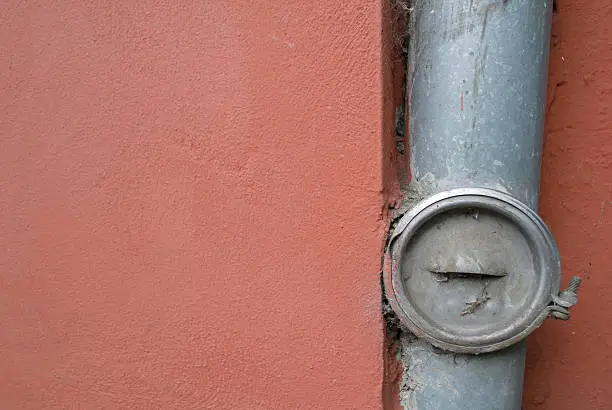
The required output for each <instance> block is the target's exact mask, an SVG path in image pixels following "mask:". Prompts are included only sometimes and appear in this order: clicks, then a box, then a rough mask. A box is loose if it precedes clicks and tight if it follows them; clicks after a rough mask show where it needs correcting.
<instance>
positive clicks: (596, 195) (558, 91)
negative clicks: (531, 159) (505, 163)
mask: <svg viewBox="0 0 612 410" xmlns="http://www.w3.org/2000/svg"><path fill="white" fill-rule="evenodd" d="M557 9H558V13H557V14H556V15H555V17H554V20H553V46H552V48H551V56H550V77H549V83H550V84H549V104H548V117H547V125H546V139H545V142H544V158H543V169H542V171H543V173H542V188H541V196H540V212H541V214H542V216H543V218H544V219H545V220H546V222H547V223H548V224H549V226H550V228H551V230H552V232H553V234H554V235H555V238H556V240H557V242H558V245H559V248H560V250H561V258H562V263H563V271H564V278H565V283H567V281H568V280H569V277H570V276H571V275H572V274H581V275H582V276H583V278H584V282H583V284H582V288H581V290H580V295H579V298H580V301H579V304H578V306H576V308H575V309H574V311H573V312H572V319H571V321H570V322H567V323H559V322H554V321H548V322H547V323H546V324H545V325H544V326H543V327H542V329H539V330H538V331H536V332H535V333H534V335H533V336H531V337H530V339H529V344H528V346H529V348H528V353H527V373H526V381H525V383H526V389H525V395H524V402H525V408H526V409H529V410H531V409H547V410H560V409H610V408H612V386H611V382H612V349H611V346H612V327H611V326H610V324H611V323H612V275H610V271H611V269H610V262H611V260H612V3H610V2H609V1H608V0H596V1H580V0H558V8H557Z"/></svg>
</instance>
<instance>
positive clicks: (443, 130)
mask: <svg viewBox="0 0 612 410" xmlns="http://www.w3.org/2000/svg"><path fill="white" fill-rule="evenodd" d="M552 8H553V4H552V0H528V1H522V0H521V1H519V0H495V1H493V0H413V2H412V8H411V10H410V14H409V15H410V18H409V26H410V32H409V35H410V38H409V55H410V58H409V62H410V67H409V72H408V77H407V78H408V101H409V107H410V108H409V128H410V168H411V173H412V183H411V189H410V191H411V193H412V198H413V199H414V202H413V204H412V205H414V207H413V208H412V209H411V210H410V212H409V213H408V215H406V216H404V217H403V218H402V220H401V221H400V223H399V224H398V226H397V227H396V229H395V231H394V233H393V236H392V239H391V245H390V252H389V253H388V254H387V259H391V260H390V261H389V260H388V261H387V262H388V264H387V266H388V268H387V269H386V271H385V289H386V293H387V297H388V299H389V301H390V302H391V305H392V307H393V308H394V310H395V311H396V313H397V315H398V317H399V318H400V320H401V321H402V323H403V325H404V326H405V327H407V328H408V329H409V330H410V331H409V332H404V333H403V335H402V336H401V340H400V343H401V345H400V346H401V358H402V361H403V365H404V376H403V382H402V386H401V389H400V390H401V398H400V399H401V403H402V404H403V406H404V408H406V409H419V410H421V409H423V410H425V409H427V410H428V409H432V410H433V409H443V410H453V409H458V410H459V409H461V410H463V409H470V410H479V409H482V410H485V409H486V410H490V409H499V410H519V409H520V408H521V397H522V387H523V373H524V363H525V354H526V347H525V341H524V338H525V337H526V335H527V334H529V333H530V332H531V331H532V330H534V329H535V328H537V327H538V326H539V325H540V324H541V323H542V321H543V319H545V318H546V317H549V316H553V317H556V318H560V319H567V318H569V313H568V311H567V308H569V307H570V306H571V305H573V304H574V303H575V302H576V298H575V290H576V288H577V286H578V284H579V281H578V280H575V281H573V282H572V285H571V289H570V290H569V291H566V292H561V293H560V294H559V293H558V292H559V285H560V264H559V257H558V253H557V252H558V251H557V248H556V245H555V244H554V241H553V240H552V237H551V236H550V232H549V231H548V229H547V228H546V226H545V225H544V224H543V222H542V221H541V219H539V218H538V217H537V215H536V214H535V211H536V210H537V205H538V192H539V183H540V165H541V156H542V134H543V129H544V116H545V101H546V81H547V72H548V49H549V38H550V27H551V17H552ZM419 201H420V202H419ZM415 204H416V205H415ZM445 207H446V208H445ZM442 208H444V209H446V211H444V212H447V213H448V214H441V213H440V212H442V211H440V209H442ZM457 213H459V214H461V218H462V219H457V218H459V217H458V216H457ZM479 215H480V217H479ZM436 218H437V219H436ZM500 221H501V222H500ZM495 224H497V225H499V227H500V229H499V230H500V232H497V231H496V229H497V228H496V226H497V225H495ZM502 225H504V227H502ZM434 226H435V227H436V228H437V229H438V230H442V232H443V233H442V234H440V235H438V234H435V233H434V231H435V229H434ZM423 230H425V232H423ZM445 230H446V232H445ZM408 231H410V232H408ZM501 231H504V233H501ZM430 232H431V233H430ZM462 232H465V235H464V234H463V233H462ZM436 235H438V236H436ZM508 238H510V239H508ZM419 241H420V242H419ZM428 241H429V242H428ZM436 241H438V242H436ZM470 241H471V243H468V244H467V245H466V244H465V243H466V242H470ZM504 241H506V242H504ZM508 241H510V242H508ZM455 242H457V243H455ZM432 244H433V245H432ZM515 245H516V249H514V250H512V251H506V248H513V247H515ZM496 246H498V247H501V248H502V249H497V248H495V247H496ZM479 247H480V248H481V249H479ZM432 249H433V250H432ZM513 252H514V253H513ZM424 254H426V255H425V256H424ZM502 254H503V255H502ZM491 255H497V256H491ZM500 255H501V256H500ZM402 258H403V259H402ZM495 258H498V259H495ZM500 258H501V259H500ZM520 260H525V261H527V262H525V263H526V265H525V264H523V265H521V263H522V262H517V261H520ZM415 261H417V262H415ZM398 272H399V273H398ZM402 272H403V273H402ZM525 272H528V273H525ZM402 275H403V276H402ZM520 275H527V276H524V277H523V276H520ZM516 278H518V279H516ZM525 278H527V279H525ZM525 280H527V281H532V283H529V284H527V285H526V284H525V283H524V282H525ZM521 281H523V282H521ZM521 286H522V287H521ZM496 292H497V293H496ZM512 292H515V293H514V295H515V296H516V297H515V299H513V297H514V296H512V295H513V293H512ZM517 292H518V293H517ZM519 293H520V294H519ZM526 294H527V296H526V298H527V299H529V298H531V299H533V300H531V299H530V300H526V299H525V297H523V296H524V295H526ZM508 295H510V296H508ZM419 298H422V300H419ZM437 299H439V300H438V301H437ZM419 303H420V304H419ZM460 306H463V307H462V308H461V307H460ZM428 309H429V310H428ZM512 309H515V310H516V311H513V310H512ZM504 315H505V316H504ZM513 315H514V316H513ZM501 317H503V320H502V319H498V318H501ZM496 320H501V322H500V324H499V326H498V327H497V328H496V327H495V326H497V325H496V322H495V321H496ZM504 320H505V322H504ZM502 322H503V323H502ZM509 328H512V329H514V330H513V331H510V330H507V329H509ZM478 332H481V333H482V334H479V333H478ZM415 335H416V336H415Z"/></svg>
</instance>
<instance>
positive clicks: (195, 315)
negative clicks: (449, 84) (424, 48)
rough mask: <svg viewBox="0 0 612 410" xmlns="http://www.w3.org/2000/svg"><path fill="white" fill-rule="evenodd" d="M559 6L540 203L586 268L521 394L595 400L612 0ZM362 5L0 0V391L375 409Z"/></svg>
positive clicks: (604, 394)
mask: <svg viewBox="0 0 612 410" xmlns="http://www.w3.org/2000/svg"><path fill="white" fill-rule="evenodd" d="M558 3H559V4H558V14H557V15H556V16H555V20H554V25H553V35H554V43H555V45H554V46H553V48H552V54H551V72H550V87H549V91H550V92H549V110H548V118H547V130H546V140H545V155H544V160H543V177H542V194H541V207H540V210H541V213H542V215H543V217H544V218H545V220H546V221H547V223H548V224H549V225H550V227H551V229H552V231H553V233H554V234H555V236H556V238H557V241H558V243H559V246H560V248H561V254H562V257H563V264H564V275H565V279H566V280H567V279H568V278H569V276H571V275H572V274H575V273H579V274H582V275H583V277H584V278H585V281H584V284H583V288H582V289H581V295H580V297H581V300H580V303H579V305H578V307H577V308H576V309H575V310H574V312H573V318H572V320H571V321H570V322H569V323H558V322H553V321H549V322H547V323H546V325H545V326H544V327H543V328H542V329H540V330H538V331H537V332H536V333H535V334H534V335H533V336H532V337H531V338H530V341H529V354H528V363H527V370H526V388H525V398H524V401H525V408H526V409H550V410H553V409H555V410H560V409H576V408H589V409H607V408H609V407H610V406H609V403H610V402H612V389H610V387H609V384H610V380H612V355H611V354H610V349H609V346H608V345H609V344H610V343H611V340H612V333H611V331H610V329H609V326H608V323H609V322H610V321H611V320H612V310H611V309H610V306H612V293H610V292H608V290H609V289H610V288H611V287H612V278H611V277H610V275H608V274H607V272H608V270H609V268H608V265H609V263H608V262H609V258H610V255H612V238H611V232H612V229H611V228H612V139H611V138H610V132H611V131H610V129H611V126H612V113H611V112H610V105H611V102H612V86H611V84H612V81H611V80H612V68H611V67H612V40H610V39H611V38H612V28H611V27H612V26H611V25H610V21H612V5H611V4H608V3H609V2H607V1H604V0H597V1H591V2H584V1H578V0H559V2H558ZM382 4H383V5H386V3H382ZM349 6H350V7H349ZM383 8H384V7H383ZM380 9H381V3H378V2H371V1H365V0H356V1H353V2H351V3H350V4H339V3H336V2H330V1H324V0H319V1H300V2H298V1H290V2H279V1H264V2H252V1H251V2H242V1H224V2H222V1H205V2H189V1H149V2H145V3H143V2H125V1H113V2H91V1H78V2H77V1H74V2H73V1H65V2H45V3H44V4H43V3H40V5H38V6H36V5H34V4H33V3H31V4H30V5H28V4H25V2H17V1H12V2H8V3H6V4H4V5H3V6H2V7H0V22H1V23H2V24H0V64H1V67H2V69H0V107H1V109H2V111H1V115H0V132H1V135H2V138H0V168H1V169H2V172H1V173H0V247H1V249H2V252H1V253H0V295H1V297H0V318H1V320H2V322H1V323H2V326H1V327H0V407H1V408H2V409H13V408H27V409H41V408H56V409H59V408H91V409H98V408H135V409H136V408H181V409H184V408H215V409H223V408H228V409H229V408H232V409H258V408H261V409H274V408H279V409H286V408H308V409H314V408H321V409H328V408H357V409H376V408H380V407H381V406H382V398H381V389H382V386H381V383H382V380H383V376H382V373H383V369H382V367H383V364H382V362H383V360H382V350H383V346H382V343H383V341H382V324H381V320H380V290H379V283H378V270H379V268H380V247H381V235H382V228H383V223H382V218H383V217H384V212H383V213H381V208H382V206H383V203H384V201H385V198H384V196H385V195H384V193H383V186H382V182H381V174H383V175H384V179H386V180H391V179H392V175H393V174H394V171H393V169H392V167H391V166H390V164H391V163H392V161H393V157H392V156H389V155H388V154H389V153H390V151H391V150H392V146H393V139H392V138H391V139H389V138H386V137H387V136H389V135H390V133H391V127H390V124H391V123H392V119H393V105H394V100H396V99H397V95H395V96H393V95H391V94H393V93H392V85H393V79H392V78H391V77H390V71H389V69H388V67H389V66H390V65H391V63H393V61H391V60H393V58H394V57H393V56H392V50H391V49H392V45H391V44H390V43H389V40H388V39H389V38H390V36H389V33H388V32H386V33H382V36H381V29H383V28H384V29H385V30H389V29H390V25H389V24H384V25H381V22H380V20H381V18H380V17H381V15H380V13H381V10H380ZM385 13H387V14H386V15H385V16H384V17H383V20H385V19H387V17H388V18H392V17H391V16H390V14H389V10H388V9H387V10H386V12H385ZM385 21H386V20H385ZM381 39H382V40H384V39H387V40H386V41H387V42H384V41H383V42H382V43H381ZM381 46H382V47H381ZM381 62H382V64H381ZM383 68H384V69H383ZM383 71H384V72H383ZM383 91H384V92H383ZM383 98H384V99H383ZM381 114H382V116H381ZM383 142H384V143H383ZM383 160H384V161H383ZM381 170H382V171H383V172H381ZM392 390H393V388H390V391H392ZM385 399H387V400H389V397H386V398H385ZM389 401H391V402H392V401H393V400H389ZM389 406H391V405H390V404H389Z"/></svg>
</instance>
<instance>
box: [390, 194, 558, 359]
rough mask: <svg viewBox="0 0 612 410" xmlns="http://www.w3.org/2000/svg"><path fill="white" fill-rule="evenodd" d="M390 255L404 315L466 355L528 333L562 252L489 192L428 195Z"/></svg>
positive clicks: (532, 221) (512, 202) (546, 299)
mask: <svg viewBox="0 0 612 410" xmlns="http://www.w3.org/2000/svg"><path fill="white" fill-rule="evenodd" d="M387 257H390V259H391V260H390V262H391V263H390V269H388V270H386V271H385V275H384V276H385V278H384V279H385V288H386V293H387V297H388V299H389V300H390V302H391V304H392V306H393V308H394V310H395V311H396V313H397V314H398V316H399V318H400V320H401V321H402V322H403V323H404V325H405V326H407V327H408V329H409V330H410V331H412V332H413V333H415V334H416V335H417V336H419V337H422V338H424V339H426V340H428V341H430V342H431V343H432V344H433V345H435V346H438V347H440V348H443V349H446V350H450V351H455V352H461V353H483V352H490V351H494V350H498V349H501V348H504V347H507V346H509V345H511V344H514V343H516V342H518V341H519V340H521V339H523V338H525V337H526V336H527V334H529V333H530V332H531V331H532V330H533V329H534V328H535V327H537V325H539V323H537V324H536V326H533V325H534V324H535V323H536V322H537V321H538V320H540V316H541V315H540V314H541V313H542V311H543V310H544V309H545V308H546V307H547V306H548V305H549V304H550V302H551V299H552V295H553V294H557V293H558V292H559V286H560V281H561V265H560V260H559V252H558V249H557V246H556V244H555V241H554V239H553V237H552V234H551V233H550V231H549V230H548V228H547V227H546V225H545V224H544V222H543V221H542V219H540V217H539V216H538V215H537V214H536V213H535V212H534V211H532V210H531V209H530V208H529V207H527V206H526V205H525V204H523V203H522V202H520V201H519V200H517V199H516V198H514V197H512V196H510V195H507V194H504V193H501V192H498V191H494V190H490V189H480V188H466V189H456V190H452V191H447V192H442V193H440V194H437V195H434V196H432V197H430V198H428V199H426V200H424V201H422V202H421V203H419V204H418V205H417V206H415V207H414V208H413V209H412V210H411V211H410V212H409V213H407V214H406V215H404V216H403V217H402V219H401V220H400V222H399V224H398V226H397V228H396V230H395V232H394V234H393V237H392V239H391V243H390V247H389V254H388V255H387Z"/></svg>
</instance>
